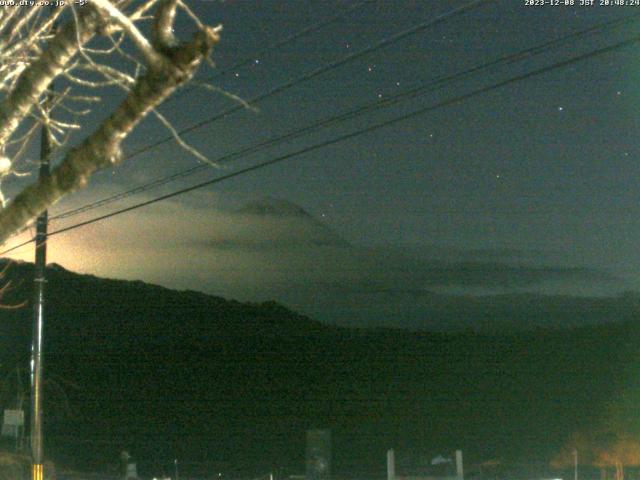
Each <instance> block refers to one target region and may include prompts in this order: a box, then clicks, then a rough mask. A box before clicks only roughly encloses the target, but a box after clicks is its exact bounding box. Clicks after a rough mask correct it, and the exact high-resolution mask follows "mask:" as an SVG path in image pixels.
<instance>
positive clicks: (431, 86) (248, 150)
mask: <svg viewBox="0 0 640 480" xmlns="http://www.w3.org/2000/svg"><path fill="white" fill-rule="evenodd" d="M638 18H640V13H639V14H635V15H632V16H630V17H625V18H623V19H617V20H613V21H609V22H605V23H602V24H598V25H595V26H592V27H589V28H587V29H585V30H581V31H578V32H572V33H570V34H567V35H564V36H562V37H559V38H556V39H553V40H550V41H548V42H545V43H543V44H541V45H537V46H534V47H531V48H528V49H525V50H522V51H519V52H516V53H513V54H509V55H504V56H502V57H499V58H497V59H495V60H492V61H490V62H487V63H484V64H482V65H478V66H475V67H472V68H470V69H467V70H464V71H462V72H458V73H455V74H453V75H447V76H442V77H439V78H436V79H434V80H432V81H430V82H428V83H426V84H423V85H420V86H418V87H415V88H412V89H410V90H406V91H403V92H400V93H397V94H395V95H392V96H390V97H386V98H384V99H382V100H377V101H375V102H371V103H369V104H367V105H363V106H361V107H358V108H356V109H354V110H351V111H348V112H345V113H343V114H340V115H337V116H332V117H330V118H327V119H324V120H321V121H319V122H316V123H313V124H311V125H308V126H306V127H304V128H301V129H297V130H293V131H290V132H288V133H286V134H284V135H278V136H273V137H271V138H269V139H267V140H264V141H262V142H259V143H257V144H254V145H251V146H248V147H245V148H243V149H240V150H236V151H234V152H231V153H228V154H225V155H223V156H221V157H218V158H217V159H215V160H214V161H215V162H216V163H223V162H226V161H228V160H233V159H237V158H241V157H244V156H246V155H249V154H253V153H256V152H259V151H261V150H262V149H264V148H267V147H271V146H274V145H277V144H279V143H282V142H284V141H288V140H292V139H295V138H298V137H300V136H302V135H305V134H307V133H311V132H315V131H318V130H320V129H322V128H326V127H328V126H331V125H334V124H336V123H339V122H343V121H345V120H350V119H353V118H356V117H358V116H360V115H363V114H365V113H368V112H371V111H374V110H378V109H381V108H386V107H389V106H392V105H395V104H397V103H399V102H401V101H404V100H407V99H413V98H416V97H417V96H419V95H424V94H425V93H428V92H431V91H434V90H436V89H438V88H441V87H444V86H447V85H448V84H450V83H453V82H456V81H459V80H462V79H466V78H469V77H471V76H473V75H476V74H479V73H481V72H483V71H485V70H487V69H489V68H494V67H498V66H504V65H509V64H511V63H513V62H516V61H520V60H524V59H526V58H531V57H533V56H535V55H539V54H541V53H545V52H548V51H549V50H550V49H552V48H557V47H558V46H561V45H563V44H565V43H567V42H569V41H573V40H575V39H577V38H580V37H584V36H587V35H591V34H594V33H599V32H601V31H604V30H607V29H611V28H617V27H619V26H621V25H624V24H628V23H631V22H635V21H637V20H638ZM207 168H209V166H208V165H204V164H200V165H197V166H194V167H191V168H188V169H185V170H182V171H180V172H177V173H174V174H172V175H168V176H164V177H160V178H157V179H155V180H152V181H150V182H147V183H145V184H142V185H139V186H137V187H134V188H132V189H130V190H127V191H124V192H120V193H117V194H114V195H111V196H109V197H105V198H103V199H100V200H98V201H95V202H91V203H89V204H86V205H83V206H81V207H77V208H74V209H71V210H67V211H65V212H62V213H60V214H58V215H54V216H52V217H50V220H60V219H63V218H69V217H72V216H75V215H78V214H80V213H84V212H87V211H90V210H93V209H95V208H98V207H101V206H104V205H107V204H109V203H113V202H115V201H117V200H122V199H125V198H128V197H130V196H132V195H134V194H138V193H142V192H145V191H148V190H151V189H153V188H156V187H159V186H161V185H166V184H167V183H170V182H172V181H175V180H178V179H180V178H184V177H187V176H189V175H192V174H194V173H197V172H199V171H201V170H204V169H207Z"/></svg>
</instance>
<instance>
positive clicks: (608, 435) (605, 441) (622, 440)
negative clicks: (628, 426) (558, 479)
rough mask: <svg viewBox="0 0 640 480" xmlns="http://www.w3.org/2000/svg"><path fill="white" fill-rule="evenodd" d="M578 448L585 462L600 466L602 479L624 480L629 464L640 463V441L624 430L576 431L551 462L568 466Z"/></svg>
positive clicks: (558, 465) (562, 466)
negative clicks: (610, 476) (610, 475)
mask: <svg viewBox="0 0 640 480" xmlns="http://www.w3.org/2000/svg"><path fill="white" fill-rule="evenodd" d="M574 452H578V454H579V455H580V459H581V460H580V462H581V463H582V464H583V465H590V466H593V467H596V468H599V469H600V473H601V478H602V480H607V479H608V478H609V472H613V479H615V480H624V468H625V467H637V466H640V441H639V439H638V438H636V437H634V436H633V435H630V434H628V433H627V432H623V431H613V430H599V431H595V432H591V433H588V434H586V433H583V432H580V433H576V434H574V435H572V436H571V438H570V439H569V441H568V442H567V443H566V445H565V446H564V447H563V448H562V450H561V451H560V452H558V454H557V455H556V456H555V457H554V458H553V459H552V460H551V466H552V467H554V468H558V469H566V468H570V467H572V466H573V462H574Z"/></svg>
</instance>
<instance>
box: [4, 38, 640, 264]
mask: <svg viewBox="0 0 640 480" xmlns="http://www.w3.org/2000/svg"><path fill="white" fill-rule="evenodd" d="M639 42H640V35H639V36H635V37H632V38H630V39H627V40H624V41H622V42H618V43H616V44H614V45H610V46H608V47H603V48H600V49H598V50H593V51H591V52H588V53H585V54H581V55H578V56H575V57H572V58H570V59H567V60H563V61H561V62H557V63H554V64H552V65H549V66H546V67H542V68H538V69H536V70H533V71H530V72H527V73H525V74H522V75H518V76H516V77H512V78H509V79H506V80H502V81H500V82H498V83H494V84H492V85H488V86H486V87H481V88H479V89H476V90H474V91H472V92H469V93H466V94H462V95H459V96H456V97H454V98H451V99H448V100H444V101H441V102H438V103H435V104H432V105H429V106H426V107H423V108H420V109H418V110H415V111H413V112H410V113H407V114H404V115H401V116H398V117H396V118H393V119H390V120H386V121H384V122H380V123H376V124H374V125H370V126H368V127H366V128H362V129H360V130H355V131H353V132H350V133H347V134H345V135H341V136H339V137H336V138H333V139H330V140H325V141H323V142H319V143H316V144H314V145H311V146H308V147H305V148H302V149H299V150H296V151H294V152H290V153H287V154H285V155H281V156H279V157H276V158H273V159H271V160H267V161H264V162H260V163H257V164H254V165H252V166H249V167H246V168H243V169H240V170H237V171H235V172H232V173H229V174H227V175H222V176H219V177H216V178H214V179H211V180H207V181H205V182H201V183H198V184H195V185H192V186H190V187H187V188H183V189H180V190H177V191H174V192H172V193H169V194H166V195H162V196H159V197H156V198H153V199H151V200H147V201H144V202H140V203H137V204H135V205H131V206H129V207H126V208H122V209H120V210H116V211H113V212H110V213H107V214H105V215H100V216H98V217H94V218H92V219H89V220H86V221H83V222H79V223H76V224H74V225H70V226H68V227H64V228H60V229H58V230H55V231H52V232H50V233H49V234H48V237H52V236H55V235H59V234H61V233H65V232H69V231H71V230H75V229H77V228H80V227H84V226H86V225H90V224H93V223H96V222H99V221H102V220H106V219H108V218H112V217H115V216H117V215H121V214H123V213H126V212H130V211H132V210H137V209H139V208H142V207H145V206H148V205H152V204H154V203H158V202H161V201H164V200H168V199H170V198H173V197H176V196H178V195H182V194H185V193H188V192H191V191H194V190H197V189H200V188H203V187H206V186H209V185H214V184H216V183H221V182H223V181H226V180H229V179H231V178H235V177H238V176H240V175H244V174H246V173H250V172H254V171H257V170H261V169H263V168H266V167H268V166H271V165H275V164H277V163H281V162H284V161H285V160H289V159H291V158H294V157H297V156H300V155H303V154H305V153H309V152H312V151H315V150H318V149H321V148H324V147H327V146H330V145H335V144H337V143H340V142H344V141H345V140H349V139H352V138H355V137H357V136H360V135H363V134H366V133H371V132H374V131H376V130H379V129H381V128H384V127H388V126H391V125H395V124H397V123H399V122H402V121H405V120H409V119H411V118H415V117H418V116H420V115H424V114H425V113H428V112H432V111H434V110H436V109H439V108H442V107H446V106H450V105H453V104H457V103H460V102H462V101H465V100H468V99H470V98H473V97H476V96H478V95H482V94H484V93H487V92H490V91H493V90H496V89H499V88H502V87H504V86H507V85H510V84H513V83H516V82H520V81H522V80H526V79H528V78H532V77H535V76H539V75H542V74H545V73H548V72H550V71H553V70H556V69H559V68H564V67H567V66H569V65H573V64H575V63H578V62H581V61H584V60H587V59H589V58H593V57H596V56H600V55H603V54H606V53H610V52H613V51H615V50H619V49H621V48H624V47H628V46H630V45H633V44H637V43H639ZM30 241H34V240H30ZM14 248H16V247H14ZM11 250H12V249H11ZM6 252H7V250H5V251H4V252H0V256H2V255H4V254H5V253H6Z"/></svg>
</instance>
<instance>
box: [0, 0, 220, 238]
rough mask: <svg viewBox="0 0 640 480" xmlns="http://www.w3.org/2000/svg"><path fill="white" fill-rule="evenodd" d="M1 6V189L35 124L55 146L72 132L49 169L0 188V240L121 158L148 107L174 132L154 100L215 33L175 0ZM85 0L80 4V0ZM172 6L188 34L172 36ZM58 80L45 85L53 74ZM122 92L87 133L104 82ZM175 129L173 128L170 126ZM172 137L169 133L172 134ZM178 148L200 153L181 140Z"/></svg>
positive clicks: (206, 51) (187, 73)
mask: <svg viewBox="0 0 640 480" xmlns="http://www.w3.org/2000/svg"><path fill="white" fill-rule="evenodd" d="M15 1H16V5H15V6H5V7H0V192H1V188H2V181H3V180H5V179H6V178H7V177H8V176H10V175H21V174H22V172H21V166H20V159H21V156H22V155H23V153H24V151H25V148H26V146H27V145H28V143H29V141H30V140H31V139H32V137H33V135H34V133H35V132H36V130H37V127H38V126H39V125H42V124H46V125H47V126H48V130H49V132H50V140H51V142H52V143H53V144H54V145H56V146H61V145H63V144H65V143H66V142H68V141H69V138H70V135H71V134H72V132H80V135H81V137H80V140H79V141H78V142H77V143H75V144H74V146H73V148H71V149H70V150H69V151H68V153H66V154H65V155H64V157H63V159H62V161H61V162H60V163H59V164H58V165H57V166H56V167H55V168H54V169H53V170H52V172H51V176H50V177H49V178H45V179H39V180H38V181H37V182H35V183H33V184H31V185H30V186H28V187H27V188H25V189H24V190H23V191H21V192H20V193H19V194H18V195H17V196H15V198H13V199H10V200H9V201H6V200H5V198H4V196H3V195H2V194H1V193H0V206H1V209H0V244H1V243H3V242H5V241H6V240H7V238H8V237H9V236H11V235H12V234H13V233H15V232H17V231H20V229H22V228H24V227H25V226H26V225H27V224H28V223H29V222H30V221H31V220H32V219H33V218H35V217H36V216H37V215H38V214H39V213H41V212H42V211H43V210H45V209H47V208H48V207H49V206H51V205H52V204H53V203H55V202H56V201H57V200H59V199H60V198H61V197H62V196H64V195H65V194H67V193H69V192H71V191H73V190H76V189H78V188H81V187H83V186H84V185H86V183H87V180H88V178H89V177H90V176H91V174H92V173H93V172H95V171H96V170H98V169H100V168H104V167H107V166H112V165H114V164H117V163H119V162H120V161H121V159H122V156H123V155H122V150H121V148H122V142H123V140H124V139H125V138H126V137H127V136H128V135H129V134H130V133H131V131H132V130H133V129H134V127H135V126H136V125H137V124H138V123H139V122H140V121H141V120H142V119H143V118H144V117H145V116H146V115H147V114H149V113H153V114H155V115H156V116H157V117H158V119H159V120H160V121H161V122H162V123H163V124H164V125H165V126H166V127H167V128H169V129H170V130H171V131H172V132H174V130H173V129H172V127H171V124H170V123H169V121H168V120H167V119H166V118H164V117H163V116H162V115H161V114H160V113H159V112H158V111H157V110H156V107H157V106H158V105H159V104H160V103H161V102H162V101H163V100H165V99H166V98H167V97H169V96H170V95H171V94H172V93H173V92H174V91H175V90H176V89H177V88H178V87H179V86H181V85H182V84H184V83H186V82H189V81H190V80H191V79H192V78H193V76H194V74H195V72H196V71H197V69H198V68H199V66H200V65H201V63H202V61H203V60H206V59H208V57H209V55H210V53H211V50H212V48H213V46H214V45H215V44H216V42H217V41H218V38H219V32H220V27H211V26H208V25H205V24H203V23H202V22H201V21H200V19H199V18H198V17H197V16H196V15H195V14H194V12H193V11H192V10H191V9H190V8H189V7H188V5H187V4H186V3H184V2H183V0H140V1H136V0H88V1H87V2H86V4H84V5H82V6H79V5H77V4H75V3H73V2H69V0H66V2H67V3H65V2H64V1H61V0H57V2H58V3H59V5H58V6H51V5H46V6H45V5H44V3H45V2H46V3H47V4H53V3H54V2H56V0H49V1H47V0H43V1H42V4H40V0H36V1H35V2H32V3H35V5H33V6H24V5H23V6H20V5H19V0H15ZM79 3H85V2H79ZM178 14H183V15H186V16H187V18H188V19H190V21H192V22H193V24H194V25H195V27H196V28H195V30H196V33H195V34H194V35H193V36H192V38H190V39H188V40H186V41H180V40H179V39H177V38H175V36H174V34H173V29H174V23H175V21H176V16H177V15H178ZM56 79H57V81H58V82H59V83H61V84H62V88H57V89H56V92H51V91H50V85H51V84H52V82H53V81H54V80H56ZM113 86H115V87H117V88H119V89H121V90H122V91H123V92H124V93H123V95H124V98H123V100H122V101H121V103H120V104H119V105H117V107H115V108H114V110H113V111H112V112H111V113H110V115H109V116H108V117H107V118H106V119H105V120H104V121H102V123H100V124H99V126H98V127H97V128H96V129H95V130H94V131H93V132H92V133H91V134H86V133H85V132H83V131H82V128H81V123H80V122H79V121H78V117H80V116H82V115H86V114H87V113H88V112H90V111H91V109H92V107H93V106H94V105H95V104H99V103H100V102H101V101H102V100H103V99H102V94H101V92H102V91H103V90H104V88H106V87H113ZM174 133H175V132H174ZM176 136H177V134H176ZM178 141H179V142H180V143H181V145H182V146H184V147H185V148H187V149H188V150H189V151H190V152H191V153H193V154H194V155H196V156H198V157H199V158H200V159H201V160H203V159H204V158H203V157H202V155H200V154H199V153H198V152H196V151H195V150H194V149H192V148H190V147H189V146H188V145H186V144H185V143H184V142H182V141H181V140H180V139H179V138H178Z"/></svg>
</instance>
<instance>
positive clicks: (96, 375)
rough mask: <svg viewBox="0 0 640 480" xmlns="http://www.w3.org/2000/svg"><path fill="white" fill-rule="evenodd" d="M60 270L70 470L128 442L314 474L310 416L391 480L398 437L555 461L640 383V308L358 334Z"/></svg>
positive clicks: (355, 468) (154, 455) (21, 319)
mask: <svg viewBox="0 0 640 480" xmlns="http://www.w3.org/2000/svg"><path fill="white" fill-rule="evenodd" d="M31 271H32V266H31V265H29V264H14V265H12V266H11V267H10V269H9V272H8V273H7V275H6V277H5V279H6V280H11V281H12V288H11V289H10V290H9V291H8V292H7V293H6V294H5V296H4V297H3V302H4V303H5V305H11V304H15V303H19V302H20V301H23V300H28V299H29V296H30V294H29V292H30V289H31V283H30V280H29V278H30V275H31ZM48 275H49V282H48V284H47V288H48V298H49V303H48V309H47V320H46V333H45V336H46V341H45V351H46V363H45V368H46V373H45V375H46V377H47V378H49V379H51V380H52V383H51V384H50V385H49V387H47V388H48V389H49V390H48V391H49V394H48V396H47V397H46V402H47V403H46V431H45V433H46V434H47V452H48V453H49V455H50V456H51V457H53V458H54V459H56V460H58V461H59V462H60V463H63V464H68V465H71V466H77V467H84V468H89V467H91V468H98V467H100V468H107V467H108V465H110V464H115V463H117V455H118V452H119V450H120V449H122V448H127V449H129V450H130V451H132V452H133V453H134V455H136V456H137V457H138V458H139V463H140V468H141V469H142V472H143V473H146V474H149V475H151V474H153V475H159V474H161V473H162V471H163V470H164V471H165V472H166V471H169V470H168V469H169V467H170V465H171V462H172V459H174V458H179V459H181V461H182V462H183V468H185V471H186V472H192V473H193V474H201V475H204V474H205V473H206V472H209V471H211V469H212V468H215V469H218V470H220V471H223V472H226V473H227V474H228V475H233V474H234V473H238V474H240V473H242V474H258V473H264V472H268V471H272V470H276V469H280V470H281V471H286V472H296V471H297V472H301V471H302V470H303V456H304V432H305V430H306V429H307V428H310V427H326V428H330V429H331V430H332V433H333V446H334V470H335V471H336V472H339V473H343V474H345V475H356V474H363V473H367V474H375V473H378V474H380V475H382V474H383V473H384V469H383V468H384V467H383V465H384V452H385V450H386V449H387V448H390V447H395V448H396V449H397V450H398V451H399V452H402V451H409V450H411V451H421V452H435V453H438V452H445V451H448V450H451V449H453V448H462V449H463V450H464V451H465V452H466V453H465V455H466V458H467V459H468V461H469V462H470V464H471V463H472V462H474V461H480V460H484V459H488V458H502V459H505V460H509V461H512V462H514V463H517V462H518V461H520V462H521V463H522V462H523V461H524V459H526V460H527V461H528V462H533V461H534V460H535V461H536V462H546V461H547V460H548V459H549V457H550V455H552V454H553V453H555V452H556V451H557V450H558V449H559V448H560V446H561V445H562V443H563V442H564V441H565V439H566V437H567V436H568V435H569V434H570V433H572V432H573V431H576V430H578V429H583V428H589V427H591V426H596V425H598V424H600V423H602V422H603V421H606V420H607V417H608V416H609V415H614V413H615V414H616V415H618V416H622V417H624V415H626V412H625V410H624V409H625V408H627V406H625V399H628V398H630V396H633V395H634V394H635V392H636V388H637V385H638V382H637V381H634V380H635V378H636V377H637V375H638V373H640V363H639V362H638V360H639V358H640V349H639V348H638V345H639V341H640V328H638V327H637V324H636V323H634V321H633V310H632V309H631V310H630V309H629V308H627V307H625V308H626V310H625V312H626V313H625V316H624V317H621V318H618V317H616V316H615V314H613V316H612V317H611V320H619V319H624V320H626V321H625V322H611V323H607V324H602V325H595V326H593V325H592V326H588V327H583V328H573V329H564V330H563V329H558V330H537V331H520V332H519V333H506V334H503V335H498V334H492V335H482V334H478V333H474V332H471V331H469V332H467V333H451V334H444V333H428V332H409V331H403V330H393V329H371V330H356V329H345V328H338V327H332V326H329V325H324V324H321V323H319V322H316V321H313V320H312V319H309V318H307V317H304V316H301V315H297V314H295V313H294V312H291V311H289V310H287V309H286V308H284V307H282V306H280V305H278V304H276V303H263V304H246V303H239V302H235V301H229V300H224V299H222V298H217V297H212V296H208V295H204V294H201V293H196V292H177V291H172V290H168V289H165V288H161V287H156V286H152V285H147V284H144V283H142V282H125V281H115V280H106V279H99V278H95V277H92V276H86V275H78V274H75V273H72V272H68V271H66V270H64V269H63V268H61V267H58V266H51V267H50V268H49V272H48ZM527 298H528V299H529V300H528V301H529V302H530V301H531V297H527ZM541 298H542V297H541ZM516 300H517V299H516ZM574 301H575V302H579V300H575V299H574ZM590 301H594V300H590V299H584V302H590ZM630 301H631V300H630V299H629V298H622V299H620V302H626V303H624V304H625V305H627V306H628V305H629V302H630ZM613 303H614V304H615V302H613ZM585 304H587V303H585ZM479 305H480V307H479V310H478V312H476V314H477V315H478V316H479V318H482V316H483V315H486V312H484V313H483V311H482V309H481V306H482V303H479ZM614 312H615V310H614ZM30 313H31V311H30V308H29V307H24V308H21V309H6V310H2V311H0V319H1V321H2V330H3V331H2V334H1V335H0V347H1V350H0V352H1V358H0V362H1V364H2V368H3V369H4V370H5V371H6V372H9V371H11V370H12V369H15V367H16V365H24V366H26V365H27V362H28V349H29V337H30V331H31V323H30V322H31V320H30ZM564 314H567V312H564ZM630 319H631V320H630ZM577 320H579V319H577ZM521 321H523V322H524V321H526V318H522V319H521ZM576 323H579V322H578V321H577V322H576ZM508 331H511V330H508ZM7 378H9V377H7ZM53 381H55V384H56V385H58V386H60V387H62V389H63V390H64V392H65V393H66V396H67V397H68V405H69V407H70V410H69V411H67V409H65V407H64V403H65V402H64V401H63V400H62V396H61V395H60V392H59V391H56V388H55V387H54V386H53ZM5 384H6V385H5V387H6V388H5V395H4V397H3V398H5V402H7V401H10V399H11V398H12V396H11V394H7V392H11V391H12V389H15V385H13V384H12V383H11V381H10V380H7V381H6V382H5Z"/></svg>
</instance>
